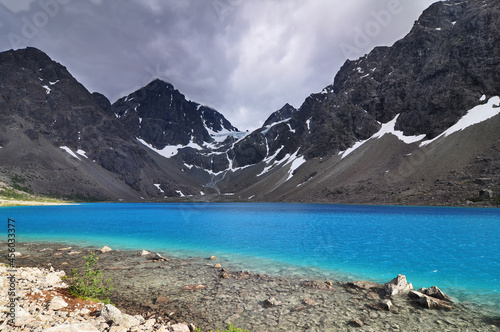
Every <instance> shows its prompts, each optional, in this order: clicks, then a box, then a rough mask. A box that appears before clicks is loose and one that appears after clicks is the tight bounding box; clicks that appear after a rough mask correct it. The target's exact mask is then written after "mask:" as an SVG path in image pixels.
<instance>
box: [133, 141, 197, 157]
mask: <svg viewBox="0 0 500 332" xmlns="http://www.w3.org/2000/svg"><path fill="white" fill-rule="evenodd" d="M136 139H137V140H138V141H139V142H140V143H142V144H143V145H145V146H147V147H148V148H150V149H151V150H153V151H155V152H156V153H158V154H159V155H161V156H163V157H165V158H171V157H173V156H175V155H176V154H177V153H178V152H179V150H180V149H183V148H193V149H196V150H203V148H202V147H201V146H199V145H198V144H196V143H194V142H193V141H192V140H191V142H189V143H188V144H187V145H182V144H178V145H167V146H165V147H164V148H163V149H161V150H159V149H155V148H154V147H153V146H152V145H151V144H149V143H147V142H146V141H145V140H143V139H142V138H138V137H137V138H136Z"/></svg>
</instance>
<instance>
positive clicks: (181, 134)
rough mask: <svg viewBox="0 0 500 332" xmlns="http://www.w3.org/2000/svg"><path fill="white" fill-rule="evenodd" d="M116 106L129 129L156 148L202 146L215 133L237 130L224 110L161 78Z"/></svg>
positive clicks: (116, 111) (121, 100)
mask: <svg viewBox="0 0 500 332" xmlns="http://www.w3.org/2000/svg"><path fill="white" fill-rule="evenodd" d="M113 110H114V114H115V116H116V117H117V118H118V119H119V120H120V121H121V122H122V123H123V124H124V125H125V127H126V128H127V130H128V131H129V132H130V133H132V134H133V135H134V136H135V137H137V138H141V139H143V140H144V141H145V142H146V143H148V144H150V145H152V146H153V147H154V148H156V149H163V148H164V147H165V146H167V145H182V146H185V145H188V144H190V143H195V144H198V145H199V146H203V144H204V142H207V143H211V142H213V141H214V138H213V137H212V135H213V134H215V133H219V132H221V131H223V130H226V131H229V132H232V131H237V129H236V128H235V127H233V126H232V125H231V123H230V122H229V121H227V119H226V118H224V116H222V114H220V113H219V112H217V111H215V110H214V109H211V108H209V107H206V106H202V105H200V104H198V103H195V102H192V101H189V100H187V99H186V98H185V96H184V95H183V94H181V93H180V92H179V91H178V90H176V89H175V88H174V86H173V85H172V84H170V83H167V82H164V81H162V80H160V79H155V80H153V81H152V82H151V83H149V84H148V85H146V86H145V87H143V88H141V89H139V90H137V91H135V92H133V93H131V94H129V95H128V96H126V97H123V98H121V99H119V100H118V101H116V102H115V103H114V104H113Z"/></svg>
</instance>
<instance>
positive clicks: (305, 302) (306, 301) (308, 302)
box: [302, 298, 318, 307]
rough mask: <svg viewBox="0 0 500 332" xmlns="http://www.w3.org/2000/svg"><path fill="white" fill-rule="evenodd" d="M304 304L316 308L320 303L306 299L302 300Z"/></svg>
mask: <svg viewBox="0 0 500 332" xmlns="http://www.w3.org/2000/svg"><path fill="white" fill-rule="evenodd" d="M302 302H303V303H304V304H307V305H309V306H311V307H314V306H316V305H318V302H316V301H314V300H313V299H311V298H305V299H303V300H302Z"/></svg>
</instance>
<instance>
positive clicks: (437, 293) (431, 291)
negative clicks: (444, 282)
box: [418, 286, 452, 302]
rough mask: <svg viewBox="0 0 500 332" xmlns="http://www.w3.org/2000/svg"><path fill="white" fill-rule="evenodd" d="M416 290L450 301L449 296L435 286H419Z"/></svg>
mask: <svg viewBox="0 0 500 332" xmlns="http://www.w3.org/2000/svg"><path fill="white" fill-rule="evenodd" d="M418 291H419V292H420V293H422V294H425V295H428V296H431V297H434V298H436V299H440V300H444V301H449V302H452V301H451V300H450V298H449V297H448V296H447V295H446V294H445V293H443V291H442V290H440V289H439V288H438V287H437V286H432V287H431V288H429V289H427V288H421V289H419V290H418Z"/></svg>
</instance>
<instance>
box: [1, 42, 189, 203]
mask: <svg viewBox="0 0 500 332" xmlns="http://www.w3.org/2000/svg"><path fill="white" fill-rule="evenodd" d="M0 72H1V73H2V75H1V76H0V129H1V130H0V147H1V149H0V177H1V178H2V179H0V180H3V182H6V183H11V184H13V185H16V184H17V185H18V186H21V187H24V188H27V190H30V191H33V192H34V193H37V194H45V195H51V196H65V197H76V198H79V199H82V198H88V199H114V200H118V199H126V200H136V199H140V198H141V197H155V196H160V195H161V196H162V197H163V196H164V195H166V194H171V195H174V194H176V191H177V190H181V191H182V192H185V193H186V194H188V193H195V192H196V193H198V192H199V190H198V184H197V183H195V182H193V181H192V180H190V179H189V178H188V177H187V176H186V175H185V174H183V173H182V172H181V171H180V170H179V169H178V167H177V166H176V165H175V164H174V163H171V162H170V161H169V160H167V159H165V158H163V157H161V156H158V155H157V154H156V153H154V152H153V151H151V150H150V149H148V148H146V147H145V146H144V145H143V144H141V143H140V142H138V141H137V140H136V139H135V138H134V137H131V136H130V134H129V132H128V131H127V130H126V128H124V126H123V124H122V123H121V122H120V121H119V120H118V119H116V117H115V115H114V114H113V113H112V107H111V104H110V102H109V101H108V100H107V99H106V97H104V96H103V95H101V94H98V93H94V94H91V93H90V92H88V91H87V90H86V89H85V88H84V87H83V86H82V85H81V84H80V83H78V82H77V81H76V80H75V79H74V78H73V77H72V76H71V74H70V73H69V72H68V71H67V69H66V68H65V67H64V66H62V65H61V64H59V63H57V62H54V61H52V60H51V59H50V58H49V57H48V56H47V55H46V54H45V53H43V52H41V51H39V50H37V49H34V48H27V49H24V50H17V51H7V52H3V53H0ZM159 188H161V189H159ZM195 188H196V189H195ZM162 192H163V193H162Z"/></svg>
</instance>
